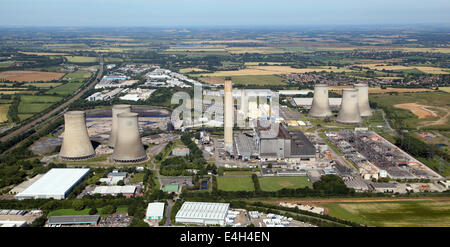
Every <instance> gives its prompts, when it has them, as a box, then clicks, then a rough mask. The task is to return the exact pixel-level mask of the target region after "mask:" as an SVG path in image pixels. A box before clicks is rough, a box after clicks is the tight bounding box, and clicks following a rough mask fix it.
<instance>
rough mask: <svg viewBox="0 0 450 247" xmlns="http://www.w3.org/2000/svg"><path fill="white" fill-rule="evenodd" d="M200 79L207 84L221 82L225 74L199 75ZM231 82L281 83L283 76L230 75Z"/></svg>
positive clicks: (251, 83) (242, 83) (245, 83)
mask: <svg viewBox="0 0 450 247" xmlns="http://www.w3.org/2000/svg"><path fill="white" fill-rule="evenodd" d="M199 79H200V80H201V81H203V82H206V83H209V84H222V83H224V82H225V80H224V79H225V76H220V77H201V78H199ZM231 79H232V80H233V84H240V85H283V84H285V83H284V82H283V78H281V77H279V76H275V75H250V76H245V75H242V76H231Z"/></svg>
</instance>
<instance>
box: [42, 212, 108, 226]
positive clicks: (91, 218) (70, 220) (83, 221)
mask: <svg viewBox="0 0 450 247" xmlns="http://www.w3.org/2000/svg"><path fill="white" fill-rule="evenodd" d="M99 221H100V215H73V216H50V218H48V221H47V225H49V226H52V225H97V224H98V222H99Z"/></svg>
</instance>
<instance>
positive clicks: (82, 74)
mask: <svg viewBox="0 0 450 247" xmlns="http://www.w3.org/2000/svg"><path fill="white" fill-rule="evenodd" d="M90 76H91V72H89V71H82V70H78V71H76V72H73V73H68V74H67V75H66V76H64V79H68V80H70V79H86V78H89V77H90Z"/></svg>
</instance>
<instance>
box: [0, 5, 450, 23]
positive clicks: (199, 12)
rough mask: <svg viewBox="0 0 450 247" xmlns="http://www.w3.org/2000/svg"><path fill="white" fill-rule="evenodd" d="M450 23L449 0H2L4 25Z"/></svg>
mask: <svg viewBox="0 0 450 247" xmlns="http://www.w3.org/2000/svg"><path fill="white" fill-rule="evenodd" d="M431 23H445V24H449V23H450V1H449V0H421V1H418V0H372V1H364V0H316V1H302V0H272V1H268V0H259V1H256V0H226V1H225V0H157V1H156V0H128V1H120V0H0V26H96V27H103V26H239V25H242V26H255V25H261V26H264V25H289V26H296V25H348V24H369V25H373V24H380V25H383V24H431Z"/></svg>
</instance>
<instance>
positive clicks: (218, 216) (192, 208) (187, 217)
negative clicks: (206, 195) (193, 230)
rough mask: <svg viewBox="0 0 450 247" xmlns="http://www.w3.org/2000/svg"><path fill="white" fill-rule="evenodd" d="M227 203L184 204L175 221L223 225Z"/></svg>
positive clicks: (228, 206) (227, 207)
mask: <svg viewBox="0 0 450 247" xmlns="http://www.w3.org/2000/svg"><path fill="white" fill-rule="evenodd" d="M229 208H230V204H229V203H214V202H185V203H183V205H182V206H181V209H180V210H179V211H178V213H177V215H176V216H175V221H176V222H179V223H185V224H202V225H221V226H224V225H225V218H226V216H227V212H228V209H229Z"/></svg>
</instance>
